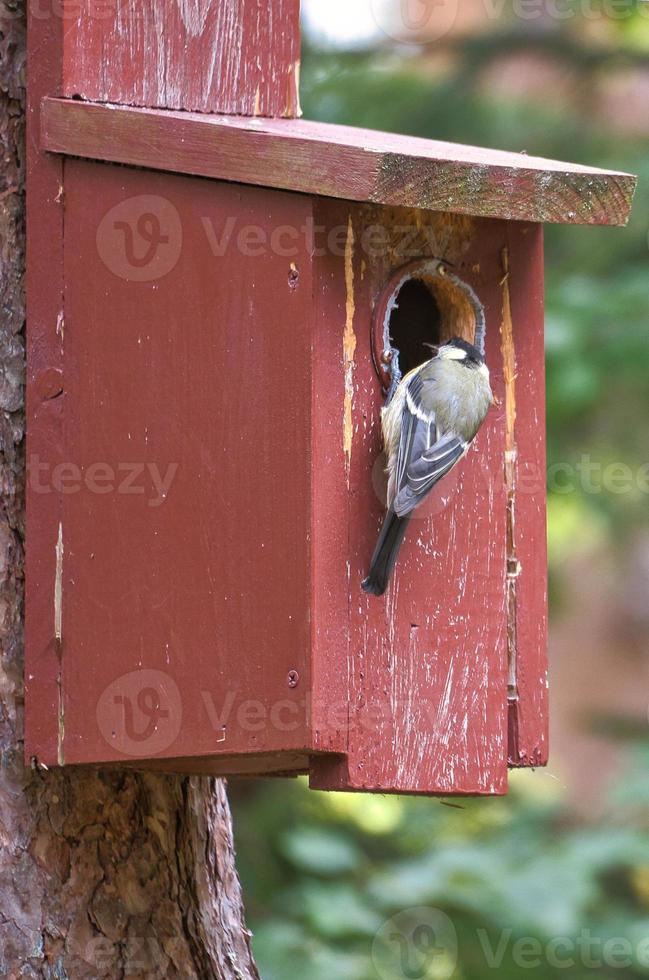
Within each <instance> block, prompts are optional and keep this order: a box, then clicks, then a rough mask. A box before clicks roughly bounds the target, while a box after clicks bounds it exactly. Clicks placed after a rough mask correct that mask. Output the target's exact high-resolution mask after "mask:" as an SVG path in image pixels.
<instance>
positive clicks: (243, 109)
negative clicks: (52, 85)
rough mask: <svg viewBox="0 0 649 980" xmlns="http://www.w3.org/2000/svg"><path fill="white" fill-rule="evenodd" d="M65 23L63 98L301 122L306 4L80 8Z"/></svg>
mask: <svg viewBox="0 0 649 980" xmlns="http://www.w3.org/2000/svg"><path fill="white" fill-rule="evenodd" d="M59 17H60V15H59ZM64 21H65V34H64V51H63V77H62V89H61V90H60V94H63V95H67V96H69V97H70V98H72V97H77V98H79V97H80V98H82V99H95V100H97V101H98V102H121V103H125V104H126V105H139V106H156V107H158V108H161V109H194V110H196V111H197V112H225V113H238V114H241V115H247V116H296V115H299V111H300V110H299V93H298V83H299V68H300V60H299V59H300V25H299V0H272V2H271V3H269V2H268V0H137V2H134V3H133V2H129V3H123V2H119V3H103V4H102V3H99V4H98V3H97V2H96V0H79V2H77V3H74V4H68V5H66V7H65V14H64ZM50 94H55V93H54V92H52V90H50ZM56 94H59V92H58V91H57V92H56Z"/></svg>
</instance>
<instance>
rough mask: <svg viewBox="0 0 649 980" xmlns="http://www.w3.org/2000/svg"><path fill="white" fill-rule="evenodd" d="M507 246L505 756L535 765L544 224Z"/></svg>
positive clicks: (516, 230) (540, 708) (514, 236)
mask: <svg viewBox="0 0 649 980" xmlns="http://www.w3.org/2000/svg"><path fill="white" fill-rule="evenodd" d="M507 254H508V257H509V258H508V261H509V275H508V279H507V284H508V292H509V298H510V312H511V321H512V328H513V329H512V339H513V355H514V367H515V386H516V414H515V419H514V432H513V435H514V443H513V458H512V460H511V474H512V487H513V494H514V500H513V512H512V515H511V516H512V519H513V528H512V530H513V535H512V540H511V542H510V544H511V552H510V557H511V559H512V560H513V562H512V564H511V565H510V567H509V571H510V573H511V574H513V576H514V578H513V580H512V582H511V584H512V585H513V599H514V607H513V609H512V610H510V615H511V617H512V618H513V622H510V629H511V628H512V627H514V636H515V644H516V645H515V650H516V664H515V671H514V679H515V685H514V689H513V690H512V691H510V694H509V762H510V765H511V766H540V765H545V763H546V762H547V758H548V656H547V617H548V613H547V599H548V597H547V543H546V542H547V537H546V492H545V483H546V452H545V356H544V345H543V229H542V228H541V227H540V226H538V225H509V226H508V227H507Z"/></svg>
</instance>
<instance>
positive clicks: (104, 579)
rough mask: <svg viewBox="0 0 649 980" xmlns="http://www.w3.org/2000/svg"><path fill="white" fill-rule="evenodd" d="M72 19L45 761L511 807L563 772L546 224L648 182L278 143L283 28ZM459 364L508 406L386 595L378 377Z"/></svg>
mask: <svg viewBox="0 0 649 980" xmlns="http://www.w3.org/2000/svg"><path fill="white" fill-rule="evenodd" d="M81 8H82V9H81V11H80V12H79V14H78V16H75V18H73V19H72V20H71V21H70V22H69V23H68V22H67V21H66V22H65V24H62V22H61V20H60V18H56V17H54V16H52V17H49V18H42V17H33V18H32V23H31V31H30V46H31V62H30V105H31V109H30V134H29V147H30V176H29V185H28V194H29V201H28V206H29V210H28V234H29V273H28V275H29V279H28V291H29V380H28V385H29V392H28V415H29V419H28V440H29V446H28V452H29V487H28V565H27V585H26V588H27V619H28V625H27V668H26V670H27V677H26V699H27V700H26V713H27V727H26V751H27V755H28V756H29V757H35V758H36V759H37V760H38V762H41V763H44V764H47V765H56V764H59V765H63V764H66V765H70V764H79V763H91V764H94V765H111V766H136V767H138V768H149V769H165V770H169V771H174V772H187V773H190V772H199V773H216V774H268V773H275V774H296V773H302V772H308V773H309V774H310V781H311V785H312V786H313V787H316V788H319V789H341V790H346V789H349V790H373V791H380V792H408V793H438V794H452V793H465V794H466V793H483V794H488V793H502V792H504V791H505V790H506V786H507V768H508V766H535V765H542V764H543V763H544V762H545V760H546V753H547V679H546V649H545V647H546V557H545V449H544V427H545V421H544V358H543V244H542V242H543V231H542V225H543V223H544V222H547V221H551V222H563V223H566V224H575V223H588V224H623V223H624V222H625V221H626V220H627V217H628V213H629V207H630V200H631V197H632V192H633V187H634V179H633V178H632V177H630V176H628V175H624V174H614V173H608V172H604V171H601V170H595V169H591V168H588V167H579V166H573V165H570V164H564V163H556V162H553V161H548V160H539V159H534V158H532V157H528V156H525V155H521V154H514V153H501V152H496V151H492V150H480V149H475V148H473V147H469V146H455V145H450V144H444V143H437V142H432V141H427V140H421V139H410V138H406V137H402V136H393V135H389V134H384V133H377V132H368V131H363V130H357V129H350V128H345V127H339V126H330V125H325V124H320V123H313V122H304V121H302V120H299V119H296V118H290V117H294V116H295V115H296V114H297V90H296V78H297V65H298V57H299V53H298V44H299V35H298V24H297V21H298V10H297V2H296V0H275V2H274V3H272V4H267V3H261V2H253V0H251V2H250V3H247V4H243V5H237V8H236V9H237V10H238V11H240V13H238V14H237V15H236V17H235V16H234V14H232V10H233V9H234V6H233V5H231V4H229V3H226V2H225V0H221V2H217V0H213V2H212V3H211V4H203V14H202V15H201V17H200V18H198V17H195V16H194V14H190V13H188V8H187V5H184V4H177V5H176V4H174V3H171V4H168V5H166V6H165V8H164V14H163V15H162V18H160V17H159V16H158V11H157V9H154V8H155V5H154V0H146V2H142V3H139V4H131V5H128V6H127V7H125V8H121V9H120V23H119V25H118V23H117V19H116V14H115V15H113V14H109V13H107V14H106V16H105V17H101V18H99V17H93V16H92V15H91V12H90V5H89V4H88V5H86V4H81ZM230 15H231V16H230ZM271 15H272V16H271ZM237 17H238V18H239V19H238V21H237ZM106 51H111V52H112V54H111V59H110V61H107V60H106V59H105V56H104V55H105V52H106ZM235 65H239V69H238V71H237V70H235V68H234V67H233V66H235ZM280 116H282V117H289V118H272V117H280ZM453 335H459V336H462V337H464V338H466V339H468V340H471V341H476V340H481V341H484V345H485V351H486V359H487V363H488V366H489V368H490V371H491V377H492V384H493V388H494V393H495V395H496V397H497V404H496V405H495V406H494V407H493V408H492V409H491V411H490V414H489V416H488V419H487V421H486V423H485V424H484V426H483V428H482V429H481V431H480V433H479V435H478V437H477V439H476V441H475V445H474V448H472V450H471V452H470V453H469V455H468V456H467V458H466V459H465V460H464V461H463V462H462V463H461V464H460V465H459V466H458V467H457V468H456V469H455V470H454V471H453V472H452V474H451V475H450V476H449V478H448V479H447V480H445V481H442V483H440V485H439V486H438V488H437V489H436V490H435V491H434V493H433V494H432V495H431V496H430V498H429V500H428V501H427V503H426V504H425V505H424V506H423V508H422V509H421V511H420V512H419V511H418V512H417V514H416V518H415V519H414V520H413V521H412V526H411V528H410V532H409V534H408V536H407V538H406V541H405V543H404V545H403V548H402V552H401V555H400V558H399V562H398V565H397V569H396V572H395V575H394V577H393V580H392V583H391V585H390V588H389V589H388V591H387V592H386V594H385V596H383V597H382V598H376V597H373V596H367V595H365V594H364V593H363V592H362V590H361V587H360V584H361V580H362V579H363V577H364V575H365V574H366V572H367V566H368V562H369V559H370V557H371V554H372V550H373V546H374V542H375V539H376V535H377V531H378V528H379V526H380V522H381V518H382V515H383V512H384V493H385V486H384V484H385V477H384V462H383V460H382V457H381V437H380V410H381V406H382V404H383V399H384V388H385V384H386V380H387V373H386V372H387V367H386V363H385V359H384V351H385V349H386V347H388V346H393V347H395V348H396V349H398V351H399V354H400V360H401V367H402V369H408V368H409V367H412V366H415V365H417V364H418V363H421V362H422V361H423V360H425V359H427V357H429V356H430V353H429V349H428V347H427V346H426V345H427V344H434V343H436V342H439V341H440V340H444V339H448V338H450V337H451V336H453Z"/></svg>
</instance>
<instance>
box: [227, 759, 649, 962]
mask: <svg viewBox="0 0 649 980" xmlns="http://www.w3.org/2000/svg"><path fill="white" fill-rule="evenodd" d="M648 764H649V753H647V752H645V753H641V754H639V755H638V758H637V760H636V769H635V770H633V769H630V770H629V771H628V772H627V773H625V776H624V780H623V781H622V782H621V787H620V791H619V792H618V793H617V794H616V795H615V797H614V799H613V800H612V801H611V804H610V810H609V812H608V813H607V814H606V815H605V817H604V818H602V819H601V820H600V821H598V822H597V823H596V824H594V825H591V826H588V827H584V826H580V825H579V824H578V823H575V822H574V819H573V818H572V817H571V816H570V814H569V813H567V812H566V811H565V810H564V809H563V807H562V805H561V803H560V801H559V795H560V794H559V792H558V787H557V785H556V783H555V782H554V781H553V779H552V777H551V776H550V775H549V774H547V773H542V772H538V773H530V772H518V773H513V774H512V778H511V783H512V789H511V792H510V796H509V797H508V798H505V799H500V800H464V801H459V802H458V803H454V804H453V805H452V806H448V805H444V803H443V802H440V801H435V800H428V799H413V798H411V799H405V798H400V797H386V796H384V797H380V796H371V797H368V796H364V795H355V794H340V793H330V794H323V793H314V792H311V791H310V790H308V788H307V786H306V783H305V782H304V781H303V780H301V779H300V780H293V781H288V782H285V781H280V782H273V781H265V782H263V783H261V784H258V785H257V786H256V787H255V788H254V789H253V788H252V787H251V786H250V785H246V784H245V783H233V784H231V797H232V799H233V807H234V815H235V826H236V830H237V833H236V837H237V848H238V866H239V871H240V874H241V877H242V880H243V884H244V892H245V896H246V903H247V910H248V922H249V924H250V925H251V927H252V929H253V932H254V950H255V955H256V957H257V960H258V963H259V965H260V969H261V973H262V976H263V977H264V980H289V978H293V977H300V978H302V977H304V978H305V980H334V978H335V980H377V978H381V980H384V978H387V980H403V978H406V977H412V978H414V980H438V978H439V980H441V978H448V977H450V976H453V977H454V978H456V980H482V978H484V977H487V976H490V975H492V973H493V972H494V970H495V969H496V966H495V965H494V964H495V963H496V962H497V973H498V976H499V977H503V978H506V980H509V978H512V980H513V978H518V977H520V976H525V975H527V974H528V973H530V972H535V973H536V975H537V976H542V977H543V978H544V980H546V978H547V980H553V978H559V977H568V978H570V980H576V978H581V977H585V976H587V975H590V974H592V972H593V969H594V968H595V966H594V964H595V963H597V964H598V968H597V972H598V974H600V975H603V976H605V977H606V976H620V975H624V976H625V977H629V978H631V977H647V976H649V835H648V833H647V831H648V830H649V791H648V790H647V780H646V775H645V773H646V767H647V765H648ZM422 907H423V908H424V909H426V910H429V911H430V910H431V909H432V910H441V911H442V912H443V913H444V914H445V915H446V916H448V919H449V920H450V929H451V934H452V936H454V937H456V938H457V965H456V967H455V971H454V972H453V973H452V974H451V973H449V972H448V971H449V969H450V966H453V962H452V961H451V960H450V959H449V956H448V955H447V956H444V952H446V953H447V954H448V953H452V952H453V950H452V949H451V948H450V943H447V942H445V941H446V940H447V930H444V931H443V932H442V934H441V935H439V934H438V935H437V937H436V941H437V944H438V946H441V952H440V951H439V950H438V952H437V955H433V952H434V951H433V952H431V951H430V950H429V948H428V946H423V948H422V947H421V946H418V945H417V942H416V934H413V933H411V932H409V931H408V929H407V928H405V929H404V927H403V924H402V917H403V915H404V913H405V914H406V915H407V914H410V915H411V916H412V917H413V921H414V923H417V922H418V921H419V918H418V917H419V916H420V914H421V913H420V912H418V910H419V909H421V908H422ZM409 910H411V911H409ZM397 914H400V918H399V919H398V920H397V923H396V925H395V924H394V923H390V919H391V917H392V916H394V915H397ZM386 922H387V923H388V927H387V928H385V926H384V924H385V923H386ZM382 927H383V928H382ZM395 931H396V932H397V933H399V934H400V935H401V936H402V939H397V937H396V936H395ZM377 934H378V938H377ZM530 942H532V943H533V944H534V945H532V946H530ZM399 944H401V945H403V944H405V952H406V956H407V959H406V962H407V963H408V964H409V965H410V973H408V971H405V972H404V971H403V969H397V968H395V957H397V956H398V955H400V952H401V948H400V945H399ZM570 944H572V946H571V945H570ZM523 948H529V949H530V950H531V952H532V953H534V949H536V954H535V955H532V956H530V958H529V959H528V960H527V961H525V960H524V959H521V956H522V953H521V950H522V949H523ZM537 961H538V962H537ZM607 961H609V962H607ZM526 963H527V964H530V965H526ZM398 964H399V960H397V961H396V966H398ZM449 964H450V965H449ZM609 971H610V972H609Z"/></svg>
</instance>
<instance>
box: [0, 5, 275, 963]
mask: <svg viewBox="0 0 649 980" xmlns="http://www.w3.org/2000/svg"><path fill="white" fill-rule="evenodd" d="M23 14H24V12H23V10H22V6H21V5H16V3H13V2H11V0H0V147H1V150H2V173H1V175H0V487H1V499H0V642H1V659H0V745H1V751H2V760H1V761H2V765H1V768H0V976H2V977H8V978H18V977H46V978H57V980H65V978H69V980H85V978H88V980H91V978H92V980H101V978H110V980H115V978H128V980H135V978H142V980H144V978H146V980H156V978H162V977H165V978H174V977H178V978H183V980H190V978H200V980H206V978H218V980H230V978H237V980H247V978H256V977H258V973H257V970H256V967H255V965H254V961H253V959H252V954H251V951H250V942H249V939H250V935H249V933H248V932H247V930H246V928H245V924H244V919H243V907H242V901H241V889H240V885H239V879H238V877H237V872H236V868H235V863H234V848H233V841H232V825H231V817H230V810H229V807H228V802H227V796H226V792H225V784H224V783H223V781H220V780H217V779H210V778H191V779H187V778H180V777H173V776H163V775H156V774H152V773H146V774H140V773H134V772H130V771H129V772H125V773H121V772H108V771H92V770H81V769H74V770H70V771H68V770H57V771H45V770H42V769H41V770H38V771H30V770H28V769H25V767H24V766H23V763H22V702H23V697H22V670H23V665H22V634H23V630H22V605H23V534H24V493H23V491H24V483H25V454H24V435H25V431H24V430H25V424H24V405H23V390H24V389H23V378H24V339H23V338H24V319H25V303H24V295H23V286H22V280H23V272H24V254H25V248H24V243H25V235H24V105H25V101H24V95H25V26H24V16H23Z"/></svg>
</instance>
